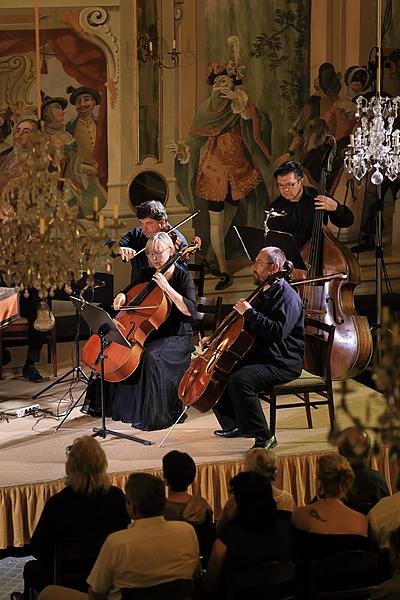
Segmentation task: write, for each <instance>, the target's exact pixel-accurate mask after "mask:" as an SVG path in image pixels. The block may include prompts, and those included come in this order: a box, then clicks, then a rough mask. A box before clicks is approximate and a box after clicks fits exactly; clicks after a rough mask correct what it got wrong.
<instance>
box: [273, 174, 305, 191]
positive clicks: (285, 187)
mask: <svg viewBox="0 0 400 600" xmlns="http://www.w3.org/2000/svg"><path fill="white" fill-rule="evenodd" d="M302 179H303V178H302V177H301V178H300V179H296V181H293V182H292V181H289V183H278V188H279V189H280V190H291V189H292V188H294V186H295V185H297V184H298V183H299V181H301V180H302Z"/></svg>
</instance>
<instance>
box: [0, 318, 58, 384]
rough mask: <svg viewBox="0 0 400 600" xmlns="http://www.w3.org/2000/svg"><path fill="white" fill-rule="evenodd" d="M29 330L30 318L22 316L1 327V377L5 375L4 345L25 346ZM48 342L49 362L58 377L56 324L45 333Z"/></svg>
mask: <svg viewBox="0 0 400 600" xmlns="http://www.w3.org/2000/svg"><path fill="white" fill-rule="evenodd" d="M28 330H29V323H28V320H27V319H25V318H24V317H20V318H19V319H17V320H16V321H14V322H13V323H11V324H10V325H7V327H4V329H0V379H1V378H2V376H3V368H2V355H3V347H8V346H25V345H26V343H27V337H28ZM45 336H46V338H45V341H46V344H47V362H48V363H51V364H52V367H53V375H54V377H57V331H56V326H54V327H53V329H51V330H50V331H48V332H47V333H45Z"/></svg>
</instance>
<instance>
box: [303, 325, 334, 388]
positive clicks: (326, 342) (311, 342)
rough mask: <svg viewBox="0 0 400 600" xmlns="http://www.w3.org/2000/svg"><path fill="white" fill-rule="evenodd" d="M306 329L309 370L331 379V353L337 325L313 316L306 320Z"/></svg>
mask: <svg viewBox="0 0 400 600" xmlns="http://www.w3.org/2000/svg"><path fill="white" fill-rule="evenodd" d="M304 327H305V330H306V343H305V349H304V354H305V359H306V362H307V370H308V371H309V372H310V373H312V374H313V375H318V376H319V377H322V379H324V380H325V381H330V380H331V379H332V377H331V353H332V346H333V339H334V336H335V329H336V327H335V325H327V324H326V323H323V322H322V321H318V320H316V319H313V318H311V317H306V318H305V321H304Z"/></svg>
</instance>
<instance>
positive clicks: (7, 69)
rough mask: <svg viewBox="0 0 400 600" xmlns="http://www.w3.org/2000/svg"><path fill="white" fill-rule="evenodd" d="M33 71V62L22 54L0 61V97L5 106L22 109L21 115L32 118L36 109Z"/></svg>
mask: <svg viewBox="0 0 400 600" xmlns="http://www.w3.org/2000/svg"><path fill="white" fill-rule="evenodd" d="M34 77H35V69H34V63H33V60H32V59H31V58H30V57H29V56H27V55H24V54H21V55H16V56H10V57H4V58H2V59H0V97H1V98H3V102H4V103H5V106H11V107H12V108H13V109H15V108H16V107H22V108H21V112H23V113H24V114H23V115H17V116H19V117H21V116H24V117H31V116H34V112H35V109H36V101H35V93H34V92H35V91H34V85H33V84H34Z"/></svg>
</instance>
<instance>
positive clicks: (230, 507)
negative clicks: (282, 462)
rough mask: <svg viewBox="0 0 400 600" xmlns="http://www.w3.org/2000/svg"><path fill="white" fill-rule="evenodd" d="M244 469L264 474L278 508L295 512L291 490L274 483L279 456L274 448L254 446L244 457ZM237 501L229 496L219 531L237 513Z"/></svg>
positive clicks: (220, 519) (220, 520) (218, 526)
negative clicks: (283, 488) (282, 488)
mask: <svg viewBox="0 0 400 600" xmlns="http://www.w3.org/2000/svg"><path fill="white" fill-rule="evenodd" d="M244 470H245V471H253V472H255V473H259V474H260V475H263V476H264V477H265V478H266V479H267V480H268V481H269V482H270V483H271V487H272V495H273V498H274V500H275V502H276V507H277V509H278V510H285V511H289V512H293V511H294V509H295V508H296V504H295V501H294V499H293V496H292V494H291V493H290V492H287V491H286V490H281V489H280V488H278V487H276V486H275V485H274V484H273V481H275V479H276V475H277V473H278V457H277V455H276V454H275V452H274V451H273V450H269V449H267V448H252V449H251V450H249V451H248V452H246V455H245V457H244ZM236 509H237V506H236V501H235V498H234V496H233V495H232V496H229V498H228V500H227V502H226V504H225V506H224V508H223V510H222V513H221V516H220V518H219V519H218V523H217V532H219V531H221V529H222V528H223V527H224V526H225V525H226V523H228V522H229V521H231V520H232V519H233V517H234V516H235V514H236Z"/></svg>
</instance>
